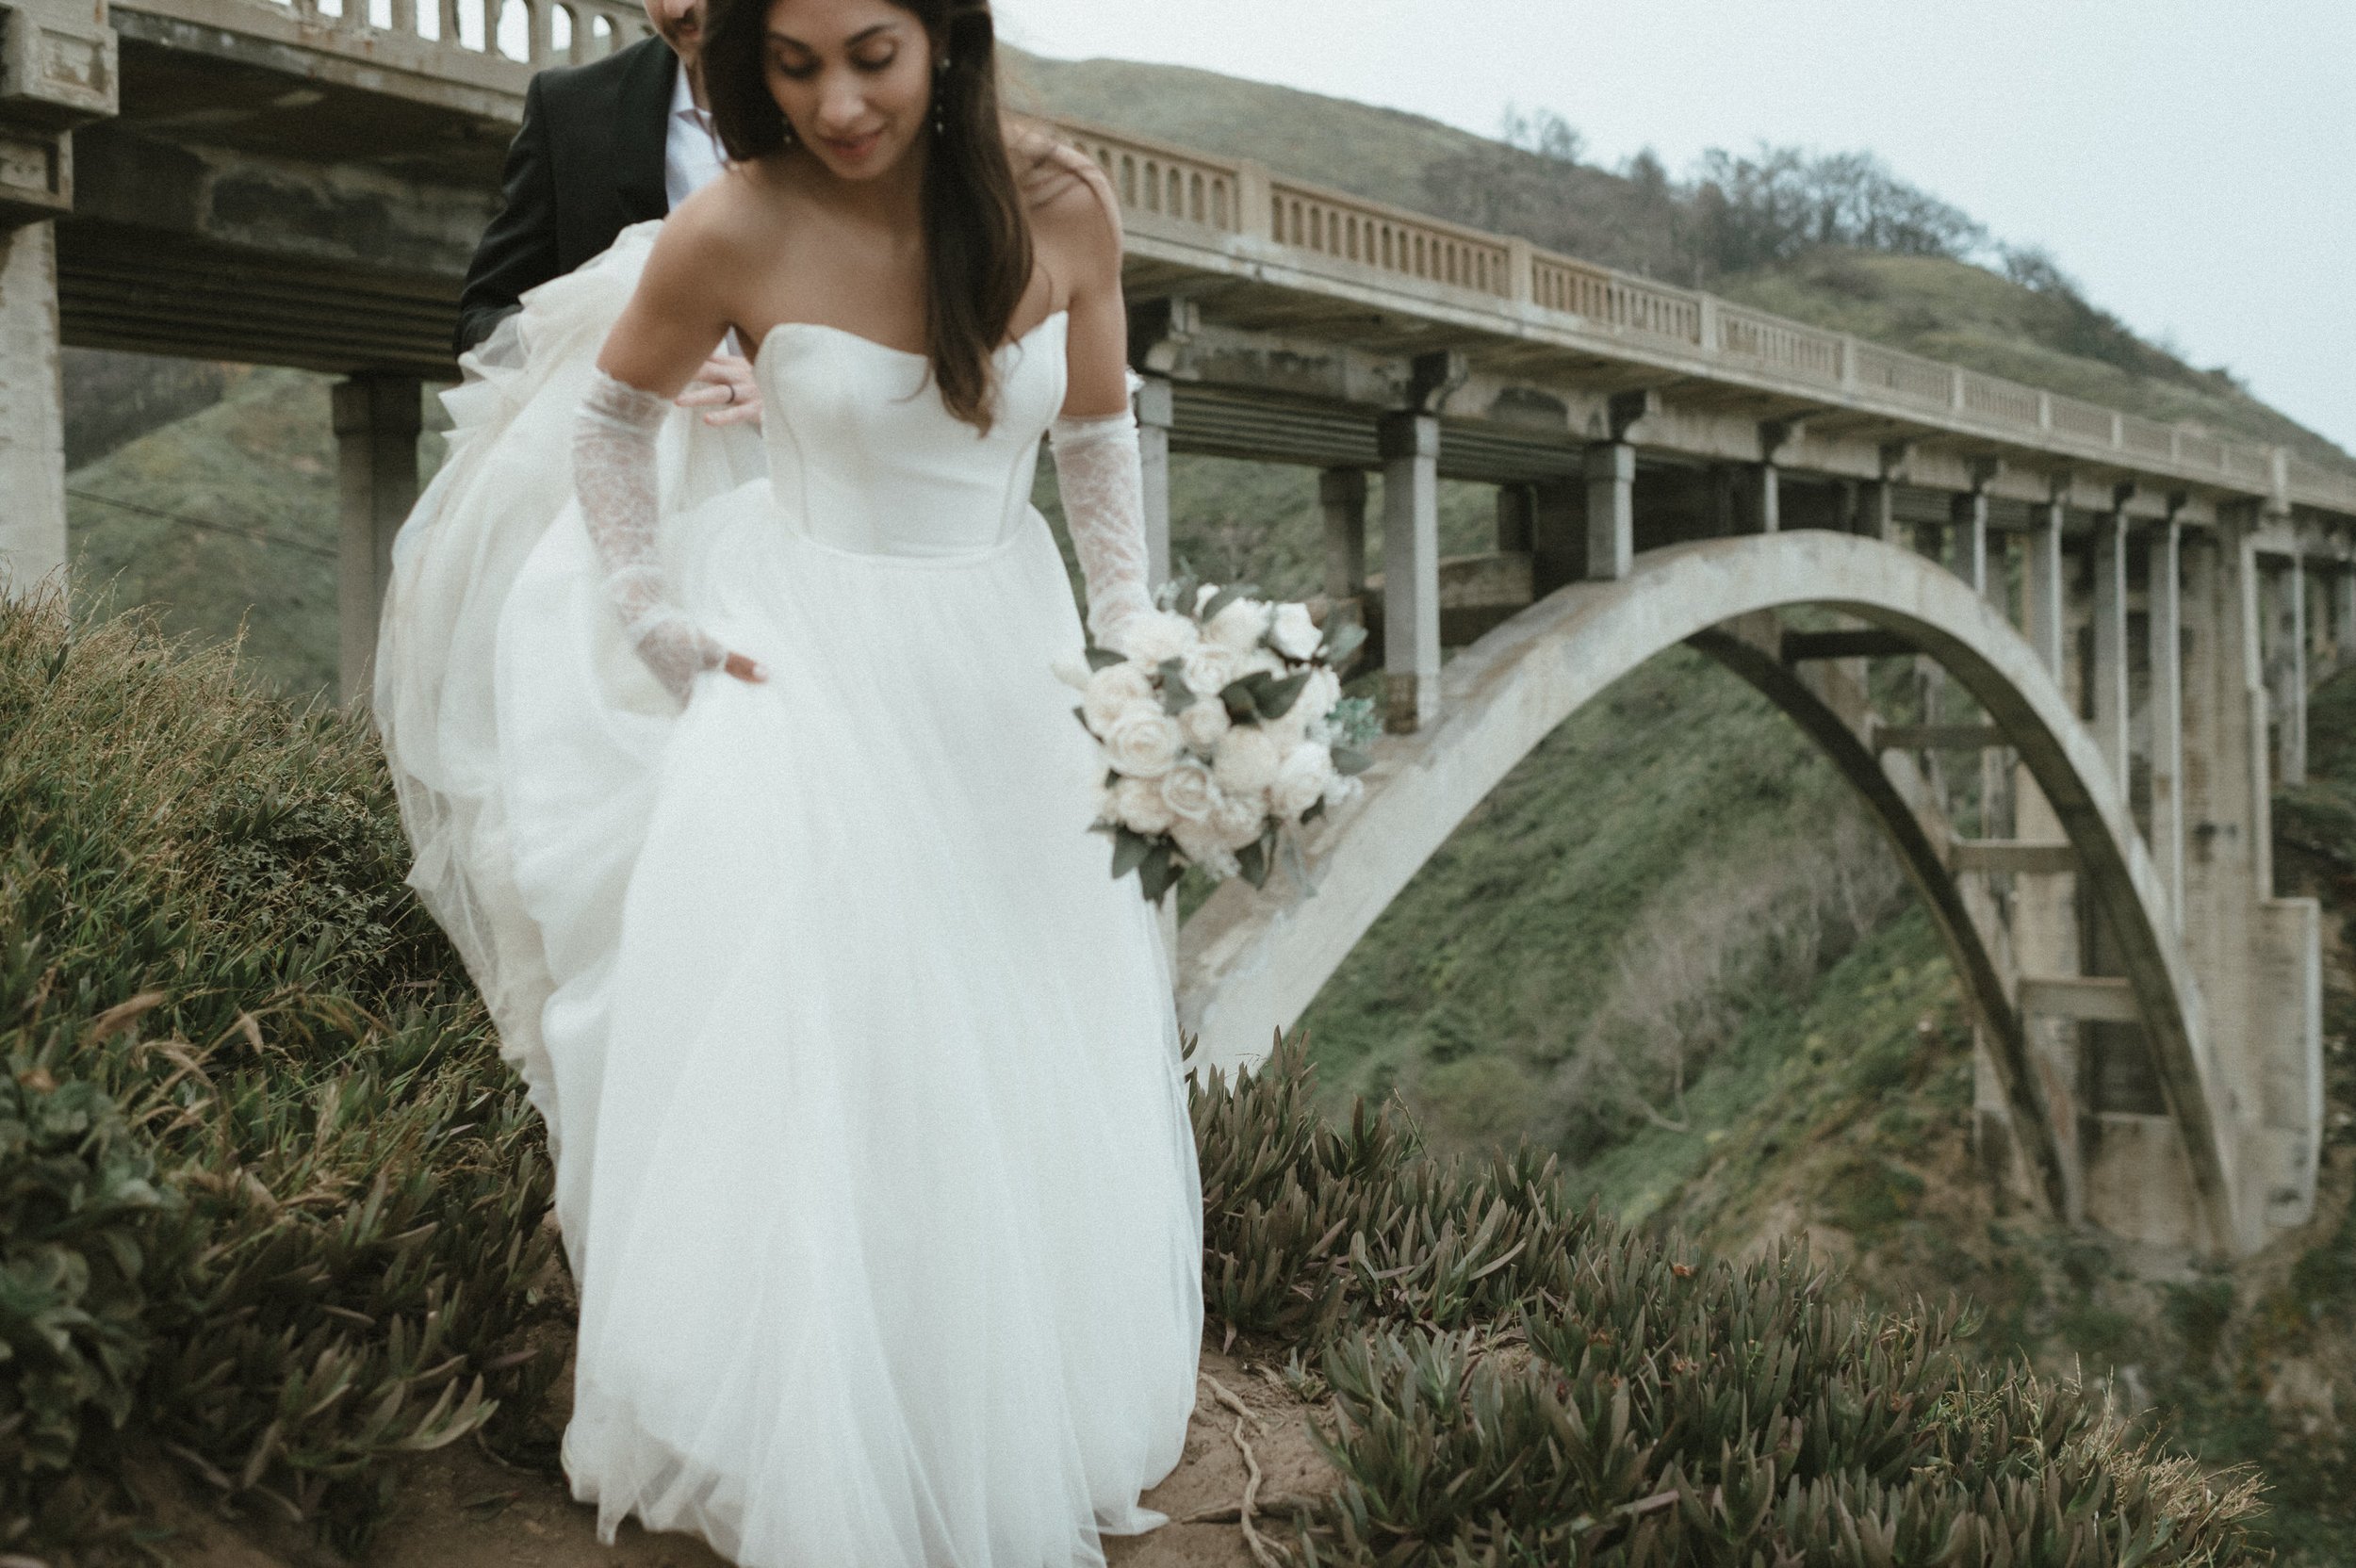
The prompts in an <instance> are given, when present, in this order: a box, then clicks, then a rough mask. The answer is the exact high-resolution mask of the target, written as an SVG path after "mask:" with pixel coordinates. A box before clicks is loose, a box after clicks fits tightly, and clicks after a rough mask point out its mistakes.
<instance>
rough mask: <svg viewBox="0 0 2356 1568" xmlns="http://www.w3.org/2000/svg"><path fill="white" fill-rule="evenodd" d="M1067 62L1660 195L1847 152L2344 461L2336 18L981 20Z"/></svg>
mask: <svg viewBox="0 0 2356 1568" xmlns="http://www.w3.org/2000/svg"><path fill="white" fill-rule="evenodd" d="M994 4H995V8H996V10H997V12H998V15H999V18H1000V25H1001V27H1002V29H1003V30H1004V31H1005V33H1006V37H1007V38H1009V39H1010V40H1011V41H1014V42H1016V43H1019V44H1021V45H1022V46H1023V47H1024V48H1027V49H1031V50H1033V51H1035V52H1037V53H1039V54H1046V55H1055V56H1061V57H1067V58H1086V57H1094V56H1112V57H1121V58H1126V59H1139V60H1157V61H1166V62H1169V63H1172V64H1180V65H1193V66H1201V67H1203V68H1205V69H1208V70H1212V71H1219V72H1224V73H1228V74H1230V75H1235V76H1249V77H1252V78H1255V79H1257V80H1261V81H1268V82H1281V83H1284V84H1285V85H1287V86H1291V87H1299V88H1306V89H1309V90H1313V91H1317V92H1324V93H1330V94H1333V95H1334V96H1336V97H1343V98H1355V99H1358V100H1361V101H1362V102H1366V103H1370V104H1384V105H1389V106H1393V107H1397V108H1402V109H1409V110H1412V111H1415V112H1416V113H1419V114H1427V115H1430V116H1432V118H1434V119H1437V120H1444V121H1447V122H1449V123H1451V124H1455V125H1461V126H1464V128H1466V129H1468V130H1473V131H1478V132H1481V133H1482V134H1484V135H1493V134H1495V132H1496V130H1497V122H1498V119H1499V116H1500V114H1501V113H1502V111H1503V109H1504V107H1505V106H1506V105H1507V104H1508V103H1513V104H1516V105H1519V106H1522V107H1523V108H1525V109H1528V108H1534V107H1546V108H1552V109H1554V110H1556V111H1557V112H1559V113H1561V114H1562V116H1563V117H1564V118H1565V119H1566V120H1568V121H1569V122H1571V123H1572V124H1574V125H1576V126H1578V127H1579V129H1580V130H1581V131H1582V132H1584V133H1585V135H1586V138H1587V145H1588V157H1589V160H1590V161H1592V162H1595V163H1600V164H1603V165H1605V166H1607V167H1611V166H1615V165H1617V164H1618V162H1619V161H1620V160H1621V159H1622V158H1624V157H1626V156H1627V155H1629V154H1631V153H1634V152H1636V151H1637V150H1638V149H1639V148H1642V147H1646V146H1650V147H1652V148H1654V149H1656V150H1657V151H1659V152H1660V154H1661V156H1662V158H1663V159H1664V160H1665V161H1666V162H1667V164H1668V166H1669V168H1670V169H1671V171H1672V172H1676V173H1678V174H1682V173H1683V172H1685V171H1686V169H1687V168H1688V166H1689V165H1690V164H1691V163H1692V161H1693V158H1694V157H1695V156H1696V155H1698V154H1700V153H1701V152H1702V151H1703V150H1704V149H1705V148H1709V147H1713V146H1718V147H1727V148H1732V149H1738V150H1744V149H1748V148H1750V147H1751V146H1753V145H1754V144H1755V143H1757V142H1758V141H1759V140H1761V139H1766V140H1770V141H1775V142H1795V143H1799V144H1801V145H1804V146H1809V147H1814V148H1818V149H1821V150H1824V151H1838V150H1847V149H1852V148H1864V149H1869V150H1871V151H1873V152H1875V153H1878V154H1880V155H1882V156H1883V157H1884V158H1885V159H1887V160H1888V162H1889V163H1890V166H1891V167H1892V168H1893V169H1895V170H1896V172H1898V173H1899V175H1900V176H1901V177H1903V178H1905V179H1907V180H1910V181H1911V182H1913V183H1914V184H1916V185H1919V186H1922V187H1923V188H1926V189H1928V190H1930V191H1932V192H1933V193H1935V194H1937V195H1939V196H1941V197H1944V198H1945V199H1946V200H1948V201H1950V202H1953V203H1955V204H1956V205H1958V206H1961V207H1962V208H1964V209H1965V210H1966V211H1968V212H1970V213H1972V215H1973V216H1974V217H1976V218H1978V219H1979V220H1980V221H1983V222H1985V223H1986V224H1988V227H1989V229H1990V230H1991V231H1992V232H1993V233H1994V234H1995V236H1996V237H1999V238H2001V239H2006V240H2010V241H2013V242H2014V243H2017V244H2038V245H2043V246H2045V247H2046V248H2047V249H2048V250H2050V251H2052V252H2053V254H2054V256H2055V257H2056V259H2058V260H2059V261H2060V263H2061V264H2062V266H2063V268H2064V269H2065V270H2068V271H2069V272H2070V273H2071V274H2072V275H2074V276H2075V277H2077V278H2078V279H2079V281H2080V282H2081V283H2082V284H2083V285H2084V286H2085V287H2086V293H2087V294H2088V296H2089V297H2090V298H2092V299H2093V300H2094V302H2096V303H2098V304H2100V305H2102V306H2103V307H2104V308H2106V309H2108V310H2111V311H2113V312H2115V313H2116V314H2118V315H2119V317H2121V318H2122V319H2125V320H2126V322H2127V323H2128V324H2129V325H2130V326H2132V327H2134V328H2135V329H2136V330H2137V331H2138V332H2141V333H2143V334H2144V335H2147V336H2151V337H2165V338H2167V339H2168V340H2170V341H2171V342H2172V343H2173V344H2174V345H2176V346H2177V347H2178V348H2180V349H2181V350H2182V351H2184V353H2185V355H2186V356H2187V357H2188V358H2190V359H2191V361H2192V362H2193V363H2194V364H2195V365H2198V366H2201V367H2203V368H2206V367H2210V366H2216V365H2224V366H2227V367H2229V368H2232V369H2233V372H2234V373H2235V374H2236V375H2238V376H2240V377H2242V378H2243V379H2244V380H2245V381H2247V382H2248V383H2249V384H2250V387H2251V389H2252V390H2253V391H2254V392H2256V393H2257V395H2258V396H2260V397H2262V398H2264V399H2266V400H2267V401H2269V402H2271V403H2273V404H2274V405H2275V406H2276V407H2278V408H2281V409H2282V410H2283V411H2284V412H2286V413H2288V414H2289V415H2291V416H2292V417H2294V418H2297V419H2299V420H2300V421H2301V422H2302V423H2304V424H2306V425H2308V426H2309V427H2311V428H2313V429H2315V430H2318V431H2321V432H2322V433H2324V434H2326V435H2328V436H2330V437H2331V439H2333V440H2335V441H2337V442H2338V443H2339V444H2340V445H2341V446H2342V447H2344V448H2346V449H2349V450H2350V451H2356V0H2132V3H2130V0H1646V3H1645V4H1641V5H1633V6H1631V5H1627V4H1625V3H1614V4H1603V3H1600V0H994Z"/></svg>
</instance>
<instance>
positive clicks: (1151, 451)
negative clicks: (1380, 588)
mask: <svg viewBox="0 0 2356 1568" xmlns="http://www.w3.org/2000/svg"><path fill="white" fill-rule="evenodd" d="M1177 422H1178V411H1177V400H1176V398H1175V397H1174V395H1173V393H1172V389H1171V387H1170V378H1169V377H1168V376H1147V377H1145V378H1144V384H1143V385H1141V386H1139V387H1138V388H1137V457H1138V459H1139V461H1140V463H1141V465H1142V466H1143V468H1144V470H1145V561H1146V575H1147V577H1148V579H1149V580H1150V586H1152V587H1155V588H1158V587H1160V586H1161V585H1162V584H1163V583H1165V582H1168V581H1169V580H1170V427H1171V426H1172V425H1175V424H1176V423H1177ZM1362 504H1363V503H1362ZM1364 576H1365V574H1364V573H1363V572H1361V573H1360V577H1361V579H1362V580H1363V578H1364Z"/></svg>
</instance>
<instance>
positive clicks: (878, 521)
mask: <svg viewBox="0 0 2356 1568" xmlns="http://www.w3.org/2000/svg"><path fill="white" fill-rule="evenodd" d="M1068 321H1069V318H1068V317H1067V315H1066V314H1065V313H1064V312H1062V311H1057V312H1055V314H1054V315H1052V316H1050V317H1048V318H1047V319H1045V320H1044V321H1041V322H1040V323H1039V325H1038V326H1036V327H1034V328H1032V329H1031V330H1030V331H1029V332H1028V333H1026V334H1024V335H1023V337H1022V338H1021V339H1019V340H1018V341H1016V342H1012V343H1008V344H1005V345H1003V346H1002V347H1000V349H999V350H998V351H997V353H996V355H995V356H994V363H995V365H996V368H997V375H998V404H997V417H996V419H995V420H994V421H992V423H991V425H990V430H989V432H988V433H983V432H981V431H977V430H976V429H974V428H973V426H972V425H970V424H967V423H966V422H965V421H963V420H961V419H959V418H957V417H956V416H954V415H952V414H951V413H950V412H949V410H948V407H947V405H946V404H944V403H943V402H942V401H941V393H940V390H939V389H938V388H937V387H935V386H934V385H933V384H932V380H931V375H930V371H931V366H930V364H929V363H928V362H927V360H926V359H925V357H924V355H923V354H916V353H909V352H908V351H905V350H901V349H893V348H888V347H886V346H885V345H883V344H881V343H877V342H875V341H874V340H873V339H870V338H866V337H861V336H859V335H858V334H856V333H851V332H846V331H844V330H843V329H842V328H839V327H829V326H825V325H822V324H819V323H816V322H810V321H786V322H780V323H779V324H778V325H777V326H775V327H773V328H771V329H770V331H769V335H768V336H767V337H765V338H763V339H762V341H761V356H760V364H759V366H758V367H757V369H756V374H757V375H758V376H759V377H760V381H761V399H762V402H763V409H764V412H763V414H762V417H761V429H762V439H763V441H764V443H765V444H766V446H767V448H768V453H769V483H770V487H771V489H772V490H773V491H774V492H775V494H776V496H777V505H778V508H779V510H780V511H782V512H783V513H784V514H785V515H786V519H787V523H788V526H789V527H792V528H794V529H796V530H797V531H800V532H801V533H803V534H804V535H805V536H807V537H808V538H810V539H811V540H814V541H816V542H817V543H818V544H821V545H824V546H826V547H830V548H835V549H843V550H849V551H853V552H856V553H858V554H861V555H897V556H959V555H970V554H973V553H974V552H976V551H980V550H986V549H990V548H993V547H996V546H998V545H1000V544H1003V543H1005V542H1006V540H1007V539H1008V538H1010V537H1011V536H1012V535H1013V533H1014V531H1015V530H1016V528H1017V527H1018V526H1019V525H1020V524H1021V523H1022V522H1023V519H1024V518H1025V517H1026V516H1028V515H1029V512H1030V504H1031V482H1032V479H1033V477H1034V475H1035V473H1036V471H1037V469H1038V466H1039V437H1040V436H1041V435H1042V434H1044V433H1046V430H1047V426H1048V424H1049V422H1050V421H1051V420H1053V419H1054V418H1055V414H1056V412H1057V411H1058V410H1059V409H1061V408H1062V406H1063V400H1064V385H1065V379H1066V369H1065V363H1064V335H1065V331H1066V327H1067V323H1068Z"/></svg>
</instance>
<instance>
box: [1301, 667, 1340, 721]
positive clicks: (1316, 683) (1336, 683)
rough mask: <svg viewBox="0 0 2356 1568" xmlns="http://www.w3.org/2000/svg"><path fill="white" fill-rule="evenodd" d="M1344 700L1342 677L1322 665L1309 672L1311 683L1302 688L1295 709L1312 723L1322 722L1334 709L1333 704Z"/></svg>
mask: <svg viewBox="0 0 2356 1568" xmlns="http://www.w3.org/2000/svg"><path fill="white" fill-rule="evenodd" d="M1341 700H1342V678H1341V677H1340V676H1337V675H1335V674H1334V673H1333V671H1332V670H1329V669H1326V668H1325V667H1323V666H1322V665H1320V666H1318V667H1317V669H1314V670H1311V671H1310V672H1309V684H1307V685H1306V686H1303V687H1302V688H1301V697H1300V700H1299V701H1297V702H1295V703H1294V704H1293V709H1294V711H1296V712H1298V713H1300V714H1301V718H1302V719H1304V720H1305V721H1307V722H1308V723H1311V724H1317V723H1320V722H1322V721H1323V720H1324V719H1325V717H1326V716H1327V715H1328V714H1330V713H1332V712H1333V705H1334V704H1335V703H1337V702H1339V701H1341Z"/></svg>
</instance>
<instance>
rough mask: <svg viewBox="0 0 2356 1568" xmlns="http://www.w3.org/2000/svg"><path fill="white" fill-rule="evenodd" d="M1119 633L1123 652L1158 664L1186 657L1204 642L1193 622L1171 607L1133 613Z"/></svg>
mask: <svg viewBox="0 0 2356 1568" xmlns="http://www.w3.org/2000/svg"><path fill="white" fill-rule="evenodd" d="M1118 636H1119V640H1120V644H1121V652H1122V653H1125V654H1127V655H1128V656H1129V657H1130V658H1132V659H1134V660H1136V661H1137V662H1138V663H1140V664H1148V665H1156V666H1158V665H1159V664H1161V663H1162V662H1164V661H1165V660H1170V659H1184V658H1185V657H1186V650H1187V649H1188V648H1191V647H1193V646H1194V645H1196V644H1197V643H1199V642H1201V641H1202V634H1201V633H1199V632H1197V631H1196V630H1195V629H1194V623H1193V622H1192V621H1190V620H1188V619H1187V618H1186V616H1184V615H1181V614H1179V613H1176V612H1174V611H1170V610H1156V611H1153V612H1151V613H1146V614H1138V615H1132V616H1130V617H1129V619H1128V620H1127V621H1125V622H1123V623H1122V625H1121V630H1120V632H1119V633H1118Z"/></svg>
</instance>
